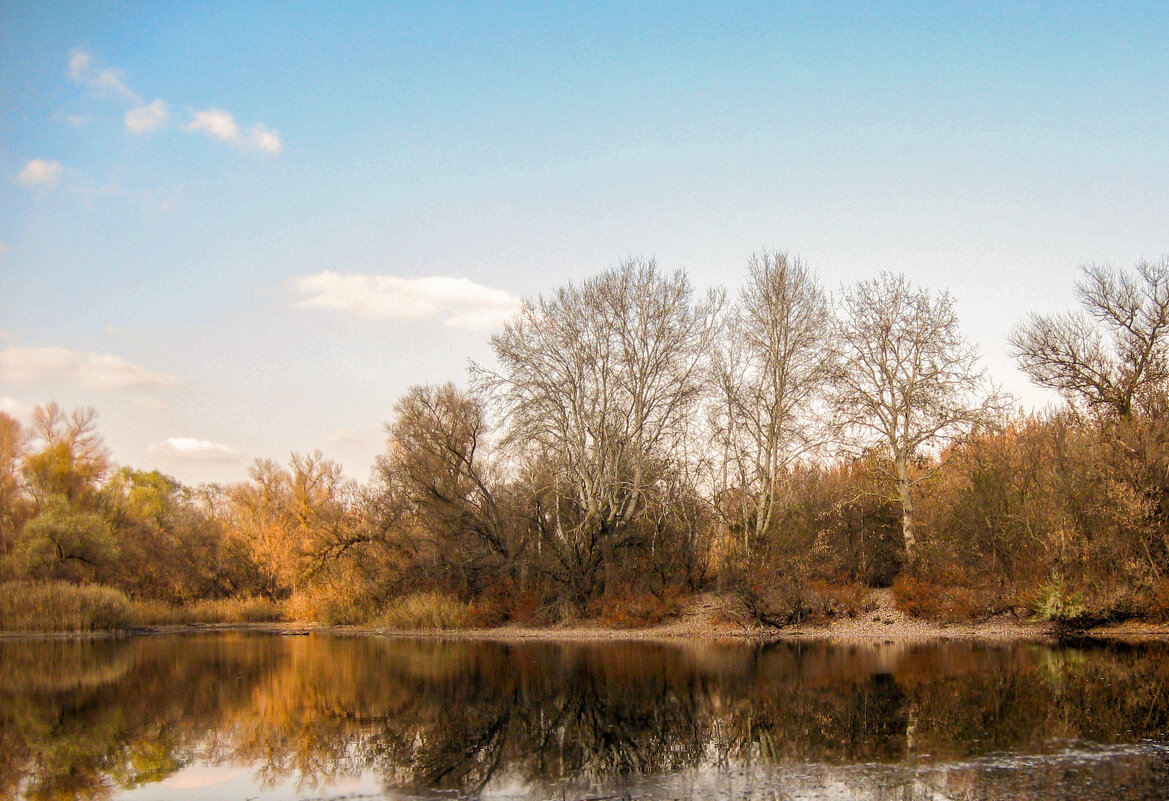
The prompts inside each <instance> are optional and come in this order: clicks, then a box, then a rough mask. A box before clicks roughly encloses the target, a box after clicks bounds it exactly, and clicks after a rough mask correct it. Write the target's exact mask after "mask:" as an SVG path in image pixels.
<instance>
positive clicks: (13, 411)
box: [0, 397, 32, 420]
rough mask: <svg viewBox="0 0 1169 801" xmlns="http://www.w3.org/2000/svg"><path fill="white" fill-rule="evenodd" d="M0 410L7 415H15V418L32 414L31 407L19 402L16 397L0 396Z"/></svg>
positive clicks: (24, 417)
mask: <svg viewBox="0 0 1169 801" xmlns="http://www.w3.org/2000/svg"><path fill="white" fill-rule="evenodd" d="M0 412H4V413H5V414H7V415H8V416H9V417H15V418H16V419H17V420H21V419H27V418H28V416H29V415H30V414H32V409H31V408H30V407H29V406H28V405H27V404H24V403H21V402H20V401H18V400H17V399H16V398H8V397H4V398H0Z"/></svg>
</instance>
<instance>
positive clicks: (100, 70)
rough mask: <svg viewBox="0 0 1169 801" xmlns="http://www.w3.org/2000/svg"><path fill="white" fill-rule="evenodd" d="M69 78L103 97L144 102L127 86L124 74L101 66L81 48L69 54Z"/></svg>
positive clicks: (118, 70) (112, 68)
mask: <svg viewBox="0 0 1169 801" xmlns="http://www.w3.org/2000/svg"><path fill="white" fill-rule="evenodd" d="M69 78H70V79H71V80H72V81H73V82H74V83H76V84H80V85H82V86H88V87H89V88H90V89H93V90H94V91H95V92H97V93H98V94H101V95H113V96H115V97H120V98H123V99H125V100H129V101H131V102H133V103H141V102H142V98H140V97H138V95H136V94H134V92H132V91H130V87H128V86H126V81H125V73H124V72H122V71H121V70H120V69H116V68H114V67H107V66H104V65H102V64H99V63H98V61H97V59H95V58H94V57H93V55H92V54H90V53H88V52H86V51H85V50H82V49H81V48H77V49H75V50H73V51H72V52H71V53H69Z"/></svg>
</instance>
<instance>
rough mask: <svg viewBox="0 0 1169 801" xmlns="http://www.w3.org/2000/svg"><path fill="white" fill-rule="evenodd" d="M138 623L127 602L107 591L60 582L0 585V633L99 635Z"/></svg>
mask: <svg viewBox="0 0 1169 801" xmlns="http://www.w3.org/2000/svg"><path fill="white" fill-rule="evenodd" d="M139 623H140V618H139V615H138V612H137V610H136V609H135V608H134V605H133V604H132V603H130V599H128V598H127V597H126V596H125V595H124V594H123V593H121V592H120V591H118V590H115V589H113V588H111V587H100V586H78V585H76V584H69V583H68V582H64V581H51V582H29V581H9V582H4V583H0V630H5V631H99V630H104V629H124V628H129V627H132V626H136V625H138V624H139Z"/></svg>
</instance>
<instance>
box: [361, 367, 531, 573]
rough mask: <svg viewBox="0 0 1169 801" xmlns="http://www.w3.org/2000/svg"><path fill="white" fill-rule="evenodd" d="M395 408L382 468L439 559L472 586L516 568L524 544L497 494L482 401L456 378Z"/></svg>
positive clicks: (419, 389) (419, 390) (421, 389)
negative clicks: (457, 384)
mask: <svg viewBox="0 0 1169 801" xmlns="http://www.w3.org/2000/svg"><path fill="white" fill-rule="evenodd" d="M394 413H395V414H394V420H393V422H392V423H391V424H390V425H388V426H387V427H386V431H387V433H388V434H389V435H390V441H389V449H388V451H387V452H386V454H385V455H383V456H382V457H380V458H379V459H378V462H377V465H376V468H375V469H376V470H377V472H378V475H379V477H380V479H381V480H382V481H383V483H385V484H386V485H387V486H393V487H394V488H395V490H396V491H397V492H398V493H399V495H400V497H401V498H402V499H403V500H405V501H406V502H407V503H408V506H409V510H410V517H411V520H412V521H413V522H414V524H415V525H416V527H417V530H418V531H420V532H424V533H425V536H426V538H427V539H428V540H429V543H430V548H431V549H432V551H433V554H434V558H435V559H436V560H437V561H438V562H440V563H441V564H443V565H444V566H445V567H444V569H446V570H448V571H450V572H453V573H458V575H459V576H460V577H461V578H462V579H463V580H464V583H469V584H470V585H473V586H472V588H475V586H477V585H478V584H479V579H478V578H477V577H478V576H479V575H481V574H482V573H484V571H486V572H487V573H492V572H493V571H498V570H505V571H507V572H509V573H512V572H514V570H515V568H516V560H517V558H518V557H519V555H520V554H521V552H522V550H523V546H524V543H523V540H522V538H521V537H518V536H516V533H517V532H516V530H515V526H513V525H512V523H511V521H510V520H509V519H508V516H507V514H506V513H505V512H504V510H503V509H501V504H500V503H499V501H498V499H497V497H496V488H495V486H494V485H495V479H494V476H493V472H494V469H493V466H492V464H491V462H490V460H489V458H488V450H487V437H488V433H489V431H488V425H487V419H486V415H485V413H484V410H483V407H482V404H481V403H480V402H479V401H478V400H477V399H476V398H474V397H472V396H470V395H467V394H466V393H464V392H463V391H461V390H459V389H458V388H457V387H455V385H454V384H449V383H448V384H445V385H443V386H440V387H433V386H413V387H410V389H409V390H407V391H406V394H405V395H403V396H402V398H401V399H400V400H399V401H398V403H397V405H396V406H395V407H394Z"/></svg>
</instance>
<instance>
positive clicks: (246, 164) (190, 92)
mask: <svg viewBox="0 0 1169 801" xmlns="http://www.w3.org/2000/svg"><path fill="white" fill-rule="evenodd" d="M0 31H3V33H2V34H0V172H2V178H0V404H3V406H4V408H5V409H7V410H9V411H11V412H13V413H15V414H17V415H18V416H23V415H27V412H28V410H29V409H30V408H31V407H32V406H33V405H34V404H36V403H43V402H45V401H47V400H50V399H56V400H58V401H59V402H60V403H62V404H63V405H66V406H77V405H92V406H94V407H96V408H97V409H98V411H99V414H100V422H101V430H102V432H103V433H104V434H105V436H106V439H107V441H108V442H109V444H110V446H111V448H112V450H113V453H114V457H115V459H117V460H118V461H120V462H122V463H127V464H131V465H134V466H137V467H158V468H160V469H163V470H165V471H167V472H169V473H172V474H174V475H176V476H178V477H179V478H181V479H183V480H185V481H191V482H194V481H202V480H234V479H238V478H242V477H243V475H244V470H245V468H246V465H247V464H248V463H249V462H250V460H251V459H252V458H254V457H256V456H267V457H273V458H277V459H280V460H284V459H286V458H287V455H288V453H289V452H290V451H293V450H296V451H303V450H310V449H312V448H317V447H319V448H321V449H323V450H324V451H325V452H326V454H327V455H330V456H333V457H334V458H337V459H339V460H340V461H342V462H343V463H344V464H345V465H346V468H347V469H348V471H349V472H350V473H351V474H352V475H354V476H355V477H357V478H364V477H365V476H366V474H367V471H368V467H369V462H370V460H371V458H372V456H373V455H374V454H375V453H376V452H378V451H379V450H381V448H382V446H383V436H382V433H381V424H382V423H383V422H384V421H385V420H387V419H388V418H389V417H390V414H391V410H392V406H393V403H394V401H395V400H396V399H397V397H398V396H399V395H400V394H401V393H402V392H403V391H404V390H405V389H406V387H407V386H409V385H410V384H413V383H420V382H436V381H445V380H448V379H452V380H456V381H460V380H462V379H463V378H464V375H465V366H466V361H467V359H468V358H472V359H476V360H480V361H484V360H488V359H489V358H490V350H489V348H488V345H487V340H488V337H489V335H490V331H491V327H492V326H493V325H494V324H496V323H497V321H498V320H499V319H501V318H502V316H504V315H506V313H507V311H508V310H509V309H510V308H512V307H513V305H514V303H515V300H516V298H519V297H522V296H525V295H531V294H535V293H539V292H547V291H550V290H552V289H554V288H555V287H556V286H557V285H559V284H561V283H563V282H566V281H571V280H579V279H581V278H584V277H587V276H590V275H593V274H595V273H597V272H599V271H600V270H603V269H605V268H607V267H611V266H613V265H615V264H616V263H617V262H618V261H619V260H621V259H622V258H624V257H627V256H631V255H633V256H655V257H656V258H657V260H658V262H659V263H660V264H662V265H663V266H666V267H670V268H673V267H685V268H686V269H688V270H689V272H690V274H691V277H692V278H693V280H694V281H695V283H696V284H698V285H699V286H711V285H716V284H722V285H726V286H727V287H728V288H730V289H731V290H732V291H733V290H734V289H735V288H736V287H737V286H738V284H739V282H740V280H741V278H742V275H743V272H744V267H745V264H746V261H747V259H748V257H749V255H750V254H751V252H752V251H756V250H759V249H761V248H765V247H766V248H778V249H784V250H788V251H790V252H792V253H795V254H798V255H800V256H801V257H802V258H804V259H805V261H807V262H809V263H810V264H811V266H812V267H814V268H815V269H816V270H817V271H818V272H819V273H820V275H821V277H822V279H823V281H824V282H825V284H826V285H827V286H828V287H830V288H838V287H839V286H841V285H842V284H851V283H853V282H855V281H857V280H860V279H864V278H870V277H872V276H874V275H875V274H876V273H877V272H878V271H880V270H883V269H889V270H895V271H901V272H904V273H906V274H907V275H908V276H909V277H910V278H911V279H912V280H914V281H916V282H918V283H921V284H924V285H926V286H929V287H931V288H934V289H939V290H940V289H949V290H950V291H951V292H952V293H953V295H954V296H955V297H956V299H957V302H958V309H959V312H960V314H961V317H962V320H963V324H964V330H965V331H966V333H967V334H968V336H970V337H971V338H972V339H973V340H975V341H977V342H979V343H980V345H981V347H982V350H983V353H984V355H985V358H986V364H987V366H988V367H989V369H990V371H991V373H992V374H993V376H994V377H995V378H996V379H997V380H999V381H1000V382H1002V383H1003V384H1004V385H1005V386H1006V388H1007V389H1009V390H1011V391H1013V392H1015V393H1016V394H1017V395H1018V396H1019V397H1020V398H1021V399H1022V400H1023V402H1024V403H1026V404H1027V405H1040V404H1043V403H1045V402H1046V401H1047V400H1048V398H1047V396H1045V395H1044V394H1043V393H1040V392H1038V391H1037V390H1034V389H1032V388H1030V387H1029V386H1028V385H1027V383H1026V381H1025V380H1024V379H1023V378H1022V377H1021V376H1020V375H1019V374H1018V373H1017V371H1015V369H1014V367H1013V364H1012V363H1011V361H1010V360H1009V358H1007V356H1006V348H1005V344H1004V337H1005V335H1006V333H1007V332H1008V331H1009V329H1010V327H1011V326H1012V325H1013V324H1014V323H1016V322H1018V321H1019V320H1021V319H1022V318H1023V317H1024V316H1025V315H1026V314H1027V313H1028V312H1029V311H1032V310H1038V311H1052V310H1056V309H1062V308H1066V307H1067V306H1069V305H1070V304H1071V303H1072V284H1073V282H1074V280H1075V278H1076V275H1077V270H1078V268H1079V267H1080V266H1081V265H1083V264H1086V263H1090V262H1103V263H1109V264H1116V265H1132V264H1134V263H1135V262H1136V261H1137V260H1138V259H1141V258H1150V259H1152V258H1159V257H1160V256H1161V255H1162V254H1166V253H1169V224H1167V222H1169V197H1167V191H1166V189H1167V187H1169V138H1167V137H1166V134H1165V132H1166V131H1167V130H1169V125H1167V123H1169V48H1167V47H1166V46H1165V43H1166V42H1167V41H1169V6H1167V5H1166V4H1164V3H1146V4H1122V3H1100V4H1074V3H1050V4H1043V3H1003V4H991V3H977V4H976V3H962V4H944V3H932V2H931V3H919V4H898V5H885V6H881V7H877V6H876V5H875V4H868V3H856V4H847V3H840V4H821V3H807V4H796V3H791V4H770V3H764V4H754V3H746V4H731V3H717V4H715V3H711V4H704V5H699V4H691V3H661V4H636V5H635V4H627V3H612V4H606V3H581V4H574V5H569V4H551V3H546V4H536V3H531V4H523V3H506V4H450V5H429V4H413V3H412V4H404V3H403V4H383V3H360V4H359V3H330V4H323V3H294V2H281V3H270V4H258V3H223V4H218V5H216V4H190V3H171V4H168V3H116V2H103V3H92V4H82V3H77V4H74V3H70V4H66V3H52V2H36V3H33V2H12V1H11V0H10V2H7V3H5V4H3V5H0Z"/></svg>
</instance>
